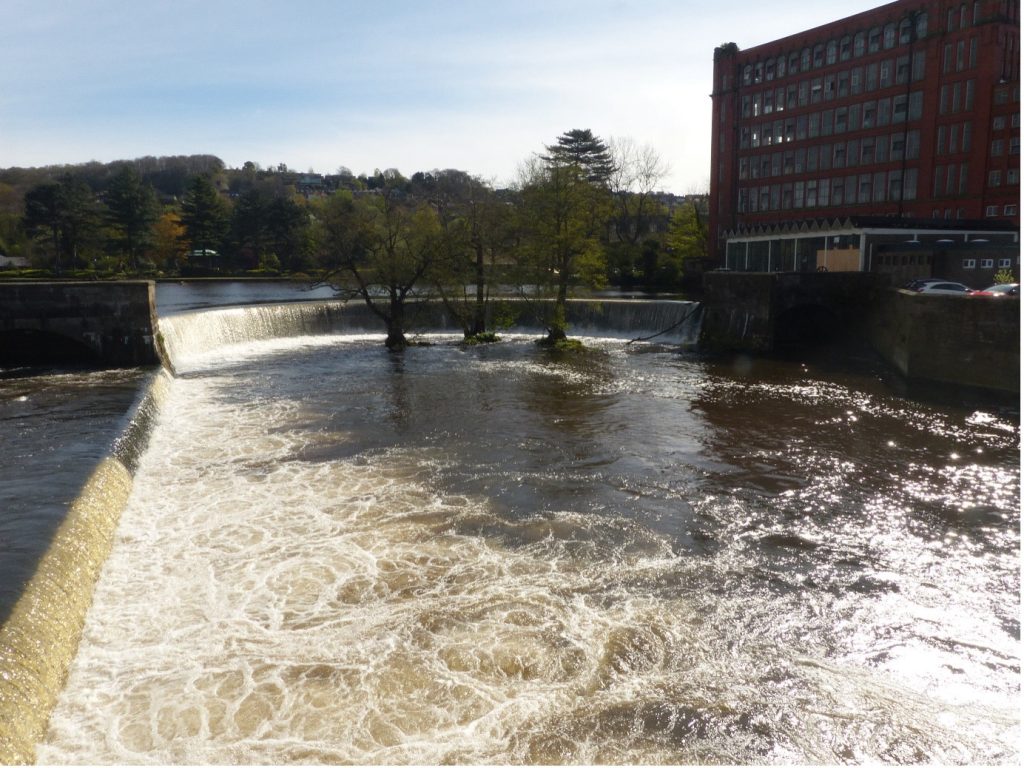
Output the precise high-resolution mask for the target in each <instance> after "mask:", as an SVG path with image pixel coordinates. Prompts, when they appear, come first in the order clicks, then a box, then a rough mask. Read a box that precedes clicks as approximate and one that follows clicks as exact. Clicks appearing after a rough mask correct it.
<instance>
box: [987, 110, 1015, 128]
mask: <svg viewBox="0 0 1024 768" xmlns="http://www.w3.org/2000/svg"><path fill="white" fill-rule="evenodd" d="M1006 122H1007V120H1006V115H996V116H995V117H993V118H992V130H993V131H1002V130H1004V129H1005V128H1006ZM1009 122H1010V127H1011V128H1020V112H1014V113H1013V114H1012V115H1010V120H1009Z"/></svg>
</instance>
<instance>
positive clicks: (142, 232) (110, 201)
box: [107, 165, 158, 272]
mask: <svg viewBox="0 0 1024 768" xmlns="http://www.w3.org/2000/svg"><path fill="white" fill-rule="evenodd" d="M157 216H158V209H157V202H156V193H155V192H154V191H153V187H152V186H150V185H149V184H143V183H142V180H141V179H140V178H139V174H138V173H137V172H136V171H135V168H133V167H132V166H131V165H125V166H123V167H122V168H121V170H120V171H119V172H118V173H117V175H116V176H115V177H114V179H113V181H112V182H111V184H110V188H109V189H108V190H107V218H108V220H109V221H110V224H111V225H112V226H113V228H114V230H115V231H116V232H117V233H118V238H117V239H118V241H119V244H120V246H121V250H122V253H124V254H125V255H126V256H127V257H128V265H129V268H130V269H131V270H132V271H133V272H136V271H138V268H139V254H140V252H141V251H142V250H143V249H144V248H145V247H146V246H148V245H149V244H150V242H151V240H152V235H153V224H154V222H155V221H156V219H157Z"/></svg>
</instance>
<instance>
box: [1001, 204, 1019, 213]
mask: <svg viewBox="0 0 1024 768" xmlns="http://www.w3.org/2000/svg"><path fill="white" fill-rule="evenodd" d="M1003 215H1004V216H1016V215H1017V206H1016V205H1006V206H1003Z"/></svg>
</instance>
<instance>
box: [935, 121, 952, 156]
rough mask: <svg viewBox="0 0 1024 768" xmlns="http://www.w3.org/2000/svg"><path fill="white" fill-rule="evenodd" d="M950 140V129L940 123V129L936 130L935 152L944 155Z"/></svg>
mask: <svg viewBox="0 0 1024 768" xmlns="http://www.w3.org/2000/svg"><path fill="white" fill-rule="evenodd" d="M948 142H949V129H948V128H947V127H946V126H944V125H940V126H939V127H938V130H936V132H935V154H936V155H944V154H946V147H947V146H948Z"/></svg>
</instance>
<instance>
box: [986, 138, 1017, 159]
mask: <svg viewBox="0 0 1024 768" xmlns="http://www.w3.org/2000/svg"><path fill="white" fill-rule="evenodd" d="M1007 147H1009V150H1010V151H1009V154H1011V155H1019V154H1020V136H1013V137H1012V138H1010V140H1009V141H1006V140H1005V139H992V144H991V145H990V148H989V153H990V154H991V155H992V157H1002V155H1003V152H1005V151H1006V149H1007Z"/></svg>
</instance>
